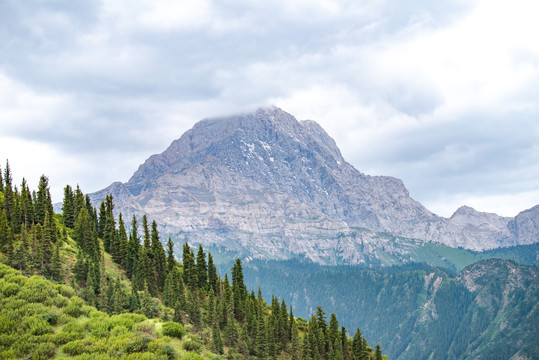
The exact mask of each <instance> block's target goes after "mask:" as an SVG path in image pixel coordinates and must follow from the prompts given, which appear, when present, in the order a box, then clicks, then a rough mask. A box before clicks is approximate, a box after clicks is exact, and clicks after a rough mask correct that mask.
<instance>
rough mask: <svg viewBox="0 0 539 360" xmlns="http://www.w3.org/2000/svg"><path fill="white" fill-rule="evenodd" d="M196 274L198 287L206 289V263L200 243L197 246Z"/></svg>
mask: <svg viewBox="0 0 539 360" xmlns="http://www.w3.org/2000/svg"><path fill="white" fill-rule="evenodd" d="M196 274H197V281H198V288H199V289H201V290H208V265H207V264H206V254H205V253H204V250H203V249H202V245H199V246H198V252H197V263H196Z"/></svg>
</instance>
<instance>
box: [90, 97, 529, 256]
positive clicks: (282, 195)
mask: <svg viewBox="0 0 539 360" xmlns="http://www.w3.org/2000/svg"><path fill="white" fill-rule="evenodd" d="M107 193H111V194H112V195H113V196H114V198H115V202H116V203H117V208H116V210H117V211H122V212H123V213H124V215H126V214H127V215H129V216H130V215H131V214H135V215H137V216H141V215H142V214H143V213H147V214H151V216H152V217H154V218H157V219H159V220H160V221H159V222H160V225H161V227H162V228H161V230H162V231H163V232H165V233H167V234H170V235H172V236H173V237H175V239H176V240H178V241H179V240H181V239H182V238H185V237H187V238H188V239H189V241H190V242H195V243H201V244H203V245H204V246H212V245H216V246H218V245H224V246H229V247H238V248H241V249H242V252H243V255H244V257H254V258H265V257H266V258H282V259H285V258H290V257H291V256H293V255H294V254H308V253H310V252H322V253H323V252H324V251H325V250H327V249H328V248H329V247H333V248H335V249H336V255H335V256H336V257H337V258H340V259H342V260H344V261H345V262H346V261H348V262H350V263H361V262H362V261H365V257H369V256H377V255H376V254H375V253H374V252H373V251H371V250H372V249H376V248H377V246H378V245H377V244H376V241H375V240H374V239H373V237H372V236H370V235H368V234H366V233H364V232H358V231H357V230H355V229H356V228H366V229H371V230H373V231H375V232H386V233H390V234H394V235H397V236H404V237H407V238H411V239H420V240H423V241H430V242H439V243H443V244H446V245H449V246H452V247H458V246H462V247H464V248H469V249H473V250H485V249H491V248H496V247H499V246H500V245H505V246H510V245H517V244H521V243H530V242H534V241H537V239H536V238H534V236H536V235H534V232H535V231H536V230H538V232H537V233H539V228H537V226H536V223H534V219H535V218H534V216H535V215H537V216H539V210H538V211H537V212H532V213H531V215H530V216H529V218H527V220H525V221H514V223H513V224H514V226H513V232H511V231H510V230H509V229H507V230H505V229H502V230H501V231H498V230H496V229H499V228H500V226H499V224H498V223H499V222H500V221H499V219H498V218H495V217H491V218H489V219H490V220H488V221H487V222H486V225H485V226H482V227H481V226H479V227H477V226H476V227H475V228H474V227H473V226H472V227H470V225H471V224H470V221H471V218H468V219H465V216H460V222H459V221H457V220H455V219H453V221H452V220H451V218H450V219H445V218H443V217H440V216H437V215H436V214H434V213H432V212H430V211H429V210H428V209H426V208H425V207H424V206H423V205H421V204H420V203H419V202H417V201H416V200H414V199H412V198H411V197H410V195H409V192H408V190H407V189H406V187H405V186H404V183H403V182H402V180H400V179H397V178H393V177H388V176H370V175H366V174H363V173H361V172H360V171H358V170H357V169H355V168H354V167H353V166H352V165H350V164H349V163H348V162H346V160H345V159H344V158H343V156H342V154H341V153H340V150H339V149H338V147H337V144H336V143H335V141H334V140H333V139H332V138H331V137H330V136H329V135H328V134H327V133H326V132H325V131H324V130H323V128H322V127H321V126H320V125H319V124H317V123H316V122H314V121H312V120H306V121H298V120H296V119H295V118H294V117H293V116H292V115H290V114H288V113H286V112H284V111H283V110H281V109H279V108H276V107H270V108H261V109H258V110H257V111H255V112H253V113H248V114H240V115H236V116H229V117H222V118H213V119H205V120H202V121H200V122H198V123H196V124H195V125H194V126H193V128H192V129H190V130H188V131H187V132H185V133H184V134H183V135H182V136H181V137H180V138H179V139H177V140H174V141H173V142H172V143H171V145H170V146H169V147H168V148H167V149H166V150H165V151H164V152H163V153H161V154H156V155H152V156H151V157H149V158H148V159H147V160H146V161H145V162H144V163H143V164H141V165H140V166H139V168H138V169H137V171H136V172H135V173H134V174H133V176H132V177H131V178H130V179H129V181H128V182H127V183H113V184H112V185H111V186H109V187H107V188H105V189H103V190H101V191H99V192H97V193H94V194H90V197H91V199H92V201H93V203H94V204H96V203H98V202H99V201H101V200H102V199H103V198H104V196H105V195H106V194H107ZM478 214H479V215H478ZM481 214H482V213H479V212H475V213H473V215H471V214H470V215H467V216H468V217H470V216H471V217H474V218H485V216H484V215H481ZM493 219H494V220H493ZM489 221H490V222H493V224H490V223H489ZM503 221H505V220H503ZM510 221H511V220H508V224H509V223H510ZM463 224H464V225H463ZM489 224H490V225H489ZM467 226H468V228H467ZM530 232H531V233H532V234H531V235H530V234H529V233H530ZM520 239H524V240H523V242H521V241H520ZM534 239H535V240H534ZM365 249H367V250H365ZM369 249H371V250H369ZM396 250H399V249H396ZM365 251H366V252H365ZM316 257H317V256H316V255H313V257H312V258H313V259H315V258H316Z"/></svg>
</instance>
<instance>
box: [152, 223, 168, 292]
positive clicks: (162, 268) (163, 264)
mask: <svg viewBox="0 0 539 360" xmlns="http://www.w3.org/2000/svg"><path fill="white" fill-rule="evenodd" d="M151 240H152V243H151V247H152V256H151V258H152V260H153V267H154V269H155V278H156V281H157V288H158V290H159V291H160V292H162V291H163V287H164V286H165V279H166V277H167V257H166V254H165V249H164V248H163V244H162V243H161V240H159V232H158V231H157V223H156V222H155V221H152V231H151Z"/></svg>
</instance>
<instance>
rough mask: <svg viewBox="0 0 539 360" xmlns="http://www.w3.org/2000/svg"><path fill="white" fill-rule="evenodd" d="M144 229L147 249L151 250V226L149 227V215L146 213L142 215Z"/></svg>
mask: <svg viewBox="0 0 539 360" xmlns="http://www.w3.org/2000/svg"><path fill="white" fill-rule="evenodd" d="M142 231H143V232H144V247H145V248H146V250H148V251H150V249H151V247H152V242H151V237H150V228H149V227H148V217H147V216H146V215H143V216H142Z"/></svg>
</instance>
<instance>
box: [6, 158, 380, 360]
mask: <svg viewBox="0 0 539 360" xmlns="http://www.w3.org/2000/svg"><path fill="white" fill-rule="evenodd" d="M0 174H1V172H0ZM0 184H1V186H0V250H1V253H0V258H1V262H2V263H4V264H1V265H0V303H1V310H0V358H5V359H10V358H31V359H50V358H77V359H109V358H122V359H175V358H181V359H199V358H210V359H224V358H227V359H242V358H245V359H248V358H259V359H266V358H272V359H273V358H280V359H324V360H325V359H328V360H329V359H352V360H356V359H358V360H359V359H376V360H379V359H382V358H383V357H382V353H381V350H380V347H379V346H378V345H377V346H376V347H375V348H374V349H373V348H372V347H370V346H369V345H368V344H367V341H366V339H365V338H364V337H363V335H362V333H361V331H360V330H359V329H356V331H355V335H354V337H353V338H350V337H348V333H347V331H346V329H345V328H344V327H342V326H340V325H339V321H338V320H337V317H336V316H335V314H334V313H331V315H330V316H329V320H328V319H327V316H326V312H325V311H324V310H323V309H322V308H321V307H317V308H316V311H314V312H313V313H312V314H310V318H309V320H308V321H307V320H305V319H302V318H296V317H294V315H293V311H292V308H291V307H288V305H287V304H286V303H285V302H284V300H281V301H279V300H278V299H277V298H276V297H275V296H271V303H270V304H267V303H266V302H265V301H264V298H263V296H262V291H261V289H260V288H259V289H258V293H257V294H256V295H255V292H254V291H253V290H251V291H248V290H247V287H246V286H245V283H244V279H243V269H242V264H241V261H240V260H239V259H238V260H236V261H235V263H234V265H233V266H232V269H231V272H230V273H231V281H229V277H228V274H224V279H223V278H222V277H221V274H219V273H218V272H217V269H216V267H215V264H214V262H213V258H212V255H211V254H210V253H205V252H204V249H203V248H202V247H201V246H199V248H198V251H197V253H196V255H195V253H194V251H193V249H191V248H190V247H189V245H188V244H187V243H185V244H184V246H183V256H182V258H183V263H179V262H177V261H176V259H175V257H174V253H173V244H172V241H171V240H170V239H168V242H167V251H165V249H164V247H163V244H162V242H161V239H160V237H159V233H158V231H157V224H156V223H155V221H152V222H151V224H150V222H149V220H148V218H147V217H146V216H143V217H142V218H141V219H137V218H135V217H133V218H132V219H131V222H130V226H129V232H128V231H127V230H126V224H125V222H124V219H123V218H122V215H121V214H120V215H119V216H118V218H115V217H114V215H113V208H114V203H113V199H112V196H107V197H106V200H105V201H104V202H102V203H101V204H100V207H99V210H97V209H96V208H94V207H93V206H92V204H91V202H90V200H89V197H88V196H85V195H84V194H83V193H82V191H81V190H80V189H79V188H78V187H77V188H76V189H75V190H73V188H72V187H71V186H66V187H65V193H64V201H63V207H62V210H63V213H62V214H61V215H60V214H54V212H53V207H52V204H51V198H50V193H49V189H48V179H47V177H45V176H42V177H41V179H40V182H39V186H38V189H37V191H33V192H30V189H28V186H27V184H26V182H25V180H23V182H22V184H21V188H20V191H19V189H18V188H17V187H16V186H14V185H13V184H12V179H11V173H10V169H9V164H8V165H7V166H6V168H5V170H4V172H3V176H0ZM139 223H140V224H141V230H140V231H141V235H139Z"/></svg>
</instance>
